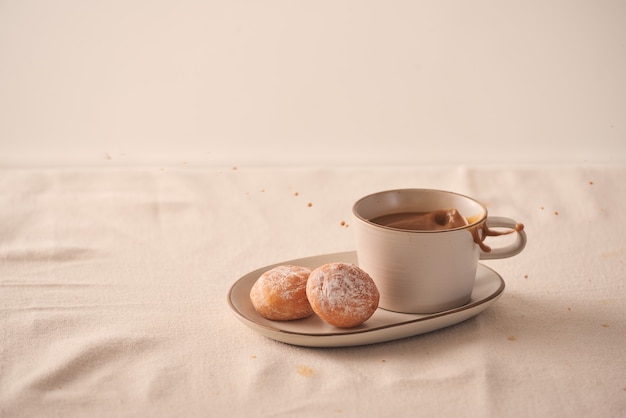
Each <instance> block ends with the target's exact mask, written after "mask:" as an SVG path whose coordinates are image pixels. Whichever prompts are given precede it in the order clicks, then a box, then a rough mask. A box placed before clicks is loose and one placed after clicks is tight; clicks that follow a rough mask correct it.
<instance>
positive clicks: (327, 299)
mask: <svg viewBox="0 0 626 418" xmlns="http://www.w3.org/2000/svg"><path fill="white" fill-rule="evenodd" d="M307 296H308V298H309V301H310V302H311V306H312V307H313V310H314V311H315V313H317V314H318V315H319V316H320V317H321V318H322V319H324V320H325V321H326V322H329V323H331V324H333V325H336V326H340V327H353V326H356V325H359V324H361V323H362V322H364V321H365V320H367V319H368V318H369V317H370V316H372V314H373V313H374V311H376V308H377V307H378V300H379V297H380V295H379V292H378V289H377V288H376V285H375V284H374V281H373V280H372V279H371V277H370V276H369V275H368V274H367V273H366V272H364V271H363V270H361V269H360V268H359V267H357V266H356V265H354V264H349V263H330V264H326V265H324V266H321V267H319V268H317V269H315V270H313V272H311V274H310V276H309V280H308V283H307Z"/></svg>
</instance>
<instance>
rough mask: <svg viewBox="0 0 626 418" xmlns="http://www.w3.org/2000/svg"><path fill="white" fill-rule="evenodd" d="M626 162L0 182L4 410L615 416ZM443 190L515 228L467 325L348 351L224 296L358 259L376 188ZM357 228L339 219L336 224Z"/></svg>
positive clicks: (146, 172)
mask: <svg viewBox="0 0 626 418" xmlns="http://www.w3.org/2000/svg"><path fill="white" fill-rule="evenodd" d="M625 180H626V167H624V166H594V165H585V164H581V165H578V166H548V165H541V166H532V165H528V166H526V165H522V166H512V167H501V166H431V167H406V168H397V167H396V168H393V167H378V168H345V169H339V168H302V169H289V168H284V169H271V168H265V169H263V168H250V167H227V168H223V169H219V168H211V169H209V168H193V167H190V166H184V167H178V168H174V167H165V168H161V167H154V168H134V169H131V168H128V169H125V168H114V169H113V168H112V169H95V170H90V169H80V168H73V169H47V170H44V169H41V170H22V169H5V170H2V171H0V220H1V222H0V416H2V417H18V416H24V417H37V416H59V417H61V416H62V417H84V416H90V417H97V416H103V417H104V416H106V417H120V416H122V417H131V416H132V417H136V416H151V417H161V416H163V417H166V416H167V417H170V416H186V417H206V416H220V417H223V416H241V417H252V416H254V417H257V416H260V417H266V416H342V417H357V416H493V417H502V416H508V417H515V416H523V417H527V416H533V417H534V416H546V417H548V416H549V417H554V416H581V417H583V416H585V417H586V416H598V417H620V416H621V417H623V416H625V415H626V350H625V348H624V347H625V345H626V308H625V305H626V284H625V283H626V282H625V278H626V246H625V243H626V239H625V231H626V185H625ZM402 187H427V188H439V189H446V190H452V191H456V192H460V193H464V194H468V195H470V196H472V197H475V198H476V199H478V200H481V201H482V202H484V203H485V204H486V205H487V206H488V208H489V211H490V214H492V215H502V216H508V217H512V218H514V219H516V220H518V221H520V222H523V223H524V224H525V226H526V231H527V234H528V239H529V242H528V246H527V247H526V249H525V250H524V252H523V253H521V254H520V255H518V256H516V257H514V258H510V259H504V260H494V261H488V262H487V261H485V262H484V264H485V265H488V266H489V267H491V268H493V269H495V270H496V271H497V272H498V273H499V274H500V275H502V277H503V278H504V280H505V282H506V289H505V291H504V294H503V295H502V297H501V298H500V299H499V300H498V301H497V302H496V303H495V304H494V305H493V306H492V307H490V308H489V309H488V310H486V311H484V312H482V313H480V314H479V315H478V316H476V317H474V318H472V319H469V320H467V321H465V322H462V323H460V324H458V325H455V326H451V327H449V328H445V329H442V330H439V331H434V332H432V333H428V334H423V335H419V336H414V337H409V338H406V339H401V340H397V341H392V342H387V343H381V344H374V345H365V346H358V347H349V348H324V349H315V348H305V347H297V346H292V345H288V344H284V343H280V342H276V341H274V340H272V339H269V338H266V337H263V336H261V335H259V334H257V333H256V332H255V331H254V330H252V329H250V328H248V327H246V326H244V325H243V324H242V323H241V322H240V321H239V320H238V319H237V318H236V316H235V315H234V314H233V312H231V310H230V308H229V306H228V304H227V303H226V296H227V293H228V291H229V288H230V286H231V285H232V284H233V283H234V282H235V281H236V280H237V279H238V278H239V277H241V276H243V275H245V274H246V273H248V272H250V271H252V270H254V269H257V268H259V267H262V266H266V265H269V264H272V263H277V262H281V261H284V260H289V259H294V258H298V257H307V256H312V255H319V254H325V253H332V252H338V251H348V250H352V249H353V248H354V244H353V236H352V233H353V231H352V229H351V225H350V224H351V206H352V203H353V202H354V201H355V200H356V199H357V198H359V197H361V196H363V195H365V194H368V193H370V192H375V191H380V190H384V189H391V188H402ZM344 222H345V223H347V225H344V224H343V223H344Z"/></svg>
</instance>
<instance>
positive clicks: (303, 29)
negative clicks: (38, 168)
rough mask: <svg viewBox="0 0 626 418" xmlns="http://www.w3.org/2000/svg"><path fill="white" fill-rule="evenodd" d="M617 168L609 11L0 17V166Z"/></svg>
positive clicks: (618, 108) (623, 122)
mask: <svg viewBox="0 0 626 418" xmlns="http://www.w3.org/2000/svg"><path fill="white" fill-rule="evenodd" d="M465 162H467V163H494V162H506V163H509V162H511V163H516V162H522V163H525V162H574V163H579V162H581V163H582V162H590V163H595V162H599V163H604V162H618V163H625V162H626V1H609V0H602V1H591V0H590V1H565V0H563V1H561V0H559V1H515V2H513V1H487V0H477V1H440V2H435V1H371V0H367V1H345V0H339V1H293V0H285V1H275V0H266V1H241V0H238V1H221V2H217V1H201V0H187V1H89V0H65V1H47V0H40V1H34V0H19V1H18V0H14V1H13V0H0V165H2V166H14V165H40V164H81V165H84V164H87V165H91V164H93V165H106V164H131V163H150V164H152V163H156V164H217V165H223V164H226V165H246V164H257V165H258V164H261V165H262V164H281V165H288V164H289V165H291V164H320V165H323V164H369V163H380V164H423V163H465Z"/></svg>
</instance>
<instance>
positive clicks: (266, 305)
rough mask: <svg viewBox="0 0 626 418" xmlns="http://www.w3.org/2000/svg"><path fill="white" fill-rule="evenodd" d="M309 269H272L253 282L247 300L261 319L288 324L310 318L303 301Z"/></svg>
mask: <svg viewBox="0 0 626 418" xmlns="http://www.w3.org/2000/svg"><path fill="white" fill-rule="evenodd" d="M310 273H311V269H308V268H306V267H299V266H290V265H283V266H277V267H274V268H272V269H270V270H268V271H266V272H265V273H263V274H261V276H260V277H259V278H258V279H257V281H256V282H254V285H253V286H252V289H250V300H251V301H252V305H253V306H254V309H256V311H257V312H258V313H259V314H260V315H261V316H263V317H264V318H267V319H271V320H274V321H290V320H293V319H300V318H306V317H307V316H310V315H313V309H312V308H311V304H310V303H309V300H308V299H307V297H306V283H307V279H308V278H309V274H310Z"/></svg>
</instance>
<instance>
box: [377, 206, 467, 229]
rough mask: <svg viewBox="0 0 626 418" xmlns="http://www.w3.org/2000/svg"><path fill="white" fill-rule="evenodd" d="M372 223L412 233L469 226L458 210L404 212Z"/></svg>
mask: <svg viewBox="0 0 626 418" xmlns="http://www.w3.org/2000/svg"><path fill="white" fill-rule="evenodd" d="M370 221H371V222H373V223H375V224H378V225H382V226H388V227H390V228H397V229H407V230H411V231H441V230H445V229H454V228H459V227H462V226H465V225H467V224H468V222H467V219H465V218H464V217H463V216H462V215H461V214H460V213H459V211H458V210H456V209H440V210H435V211H432V212H402V213H391V214H388V215H382V216H378V217H376V218H374V219H371V220H370Z"/></svg>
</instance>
